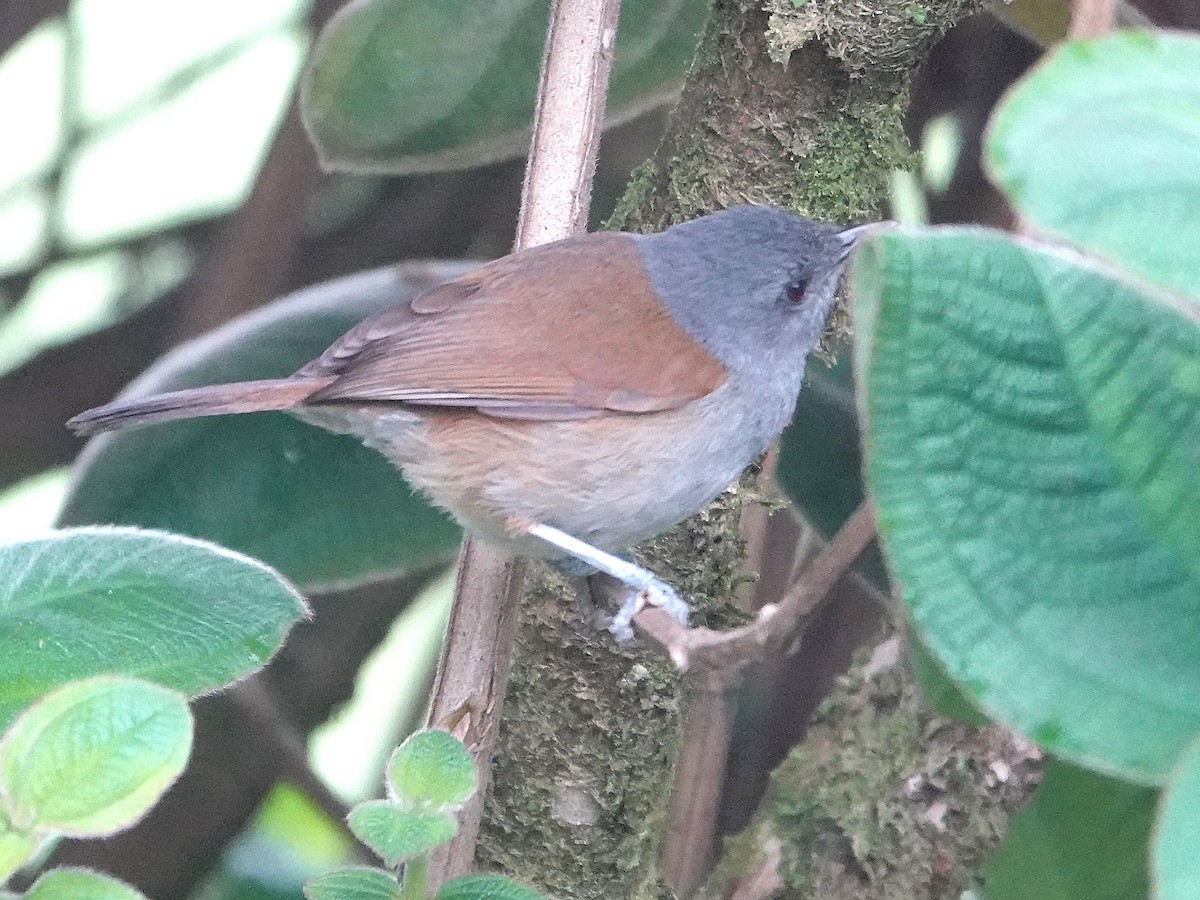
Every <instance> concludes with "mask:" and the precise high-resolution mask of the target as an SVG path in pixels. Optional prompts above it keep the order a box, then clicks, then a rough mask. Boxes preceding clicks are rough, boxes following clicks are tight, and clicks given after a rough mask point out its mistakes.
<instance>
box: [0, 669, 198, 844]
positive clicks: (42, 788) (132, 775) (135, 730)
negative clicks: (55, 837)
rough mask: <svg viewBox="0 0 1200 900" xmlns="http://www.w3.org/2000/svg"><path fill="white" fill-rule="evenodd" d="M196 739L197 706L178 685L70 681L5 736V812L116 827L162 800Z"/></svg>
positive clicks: (75, 829) (1, 788)
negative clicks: (192, 709)
mask: <svg viewBox="0 0 1200 900" xmlns="http://www.w3.org/2000/svg"><path fill="white" fill-rule="evenodd" d="M191 746H192V717H191V713H190V712H188V707H187V701H186V699H185V698H184V697H183V696H182V695H180V694H177V693H176V692H175V691H171V690H168V689H167V688H164V687H160V686H159V685H156V684H150V683H149V682H145V681H136V680H134V679H130V678H114V677H99V678H91V679H88V680H87V681H79V682H74V683H72V684H68V685H66V686H65V687H62V688H59V689H58V690H57V691H54V692H53V693H51V694H48V695H47V696H45V697H43V698H42V699H41V700H39V701H38V702H37V703H35V704H34V705H33V706H31V707H29V708H28V709H27V710H25V711H24V712H23V713H21V715H20V716H18V717H17V719H16V721H15V722H13V724H12V726H11V727H10V728H9V729H8V731H7V733H6V734H5V735H4V737H3V739H0V794H2V795H3V800H4V805H5V809H6V814H7V816H8V818H9V820H10V821H11V822H13V824H14V825H15V826H16V827H19V828H22V829H34V828H36V829H40V830H44V831H57V832H61V833H63V834H68V835H73V836H79V837H94V836H101V835H106V834H112V833H113V832H115V831H120V830H121V829H123V828H128V827H129V826H130V825H132V824H133V823H135V822H136V821H137V820H138V819H140V818H141V817H142V816H143V815H145V813H146V812H147V810H149V809H150V807H151V806H153V805H154V803H155V801H156V800H157V799H158V798H159V797H160V796H162V794H163V792H164V791H166V789H167V788H168V787H170V786H171V784H172V783H173V782H174V781H175V779H176V778H178V777H179V774H180V772H182V771H183V767H184V765H185V764H186V763H187V759H188V754H189V752H190V751H191Z"/></svg>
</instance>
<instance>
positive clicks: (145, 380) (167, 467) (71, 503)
mask: <svg viewBox="0 0 1200 900" xmlns="http://www.w3.org/2000/svg"><path fill="white" fill-rule="evenodd" d="M470 268H472V266H471V264H469V263H461V262H455V263H414V264H407V265H404V266H388V267H387V268H384V269H377V270H374V271H370V272H361V273H358V274H356V275H350V276H346V277H345V278H339V279H336V280H334V281H331V282H328V283H326V284H321V285H317V286H315V287H312V288H307V289H305V290H303V291H298V292H296V293H295V294H292V295H290V296H288V297H285V298H283V299H282V300H278V301H276V302H274V303H272V304H270V305H268V306H266V307H264V308H263V309H261V310H258V311H256V312H254V313H251V314H249V315H246V316H242V317H240V318H238V319H235V320H234V321H232V322H230V323H228V324H227V325H224V326H222V327H221V328H219V329H217V330H216V331H213V332H211V333H210V334H208V335H206V336H204V337H202V338H200V339H198V340H196V341H192V342H191V343H189V344H185V345H183V346H181V347H179V348H178V349H176V350H173V351H171V352H170V353H168V354H167V355H166V356H164V357H163V358H162V359H160V360H159V361H158V362H157V363H155V364H154V365H153V366H152V367H151V368H150V369H149V370H148V371H147V372H146V373H145V374H144V375H142V376H141V377H140V378H139V379H138V380H137V381H135V382H134V383H133V384H132V385H130V387H129V389H128V390H127V391H126V392H125V395H126V396H137V395H145V394H150V393H157V392H159V391H170V390H177V389H180V388H185V387H195V386H198V385H203V384H215V383H220V382H229V381H241V380H246V379H255V378H275V377H282V376H286V375H290V374H291V373H292V372H294V371H295V370H296V369H298V368H299V367H300V366H302V365H303V364H305V363H306V362H308V361H309V360H311V359H313V358H314V357H316V356H318V355H320V354H321V353H322V352H323V351H324V350H325V348H326V347H328V346H329V344H331V343H333V341H334V340H336V339H337V338H338V337H339V336H341V335H342V334H343V333H344V332H345V331H347V330H348V329H349V328H351V327H352V326H354V325H356V324H357V323H358V322H360V321H361V320H362V319H364V318H366V317H367V316H368V315H370V314H372V313H374V312H378V311H379V310H380V309H383V308H386V307H388V306H392V305H395V304H397V303H402V302H404V301H405V300H411V299H412V298H413V297H414V296H415V295H416V294H417V293H418V292H420V291H421V290H424V289H426V288H429V287H432V286H434V285H436V284H438V283H440V282H441V281H444V280H447V279H450V278H454V277H456V276H458V275H461V274H462V273H463V272H465V271H468V270H469V269H470ZM59 522H60V524H62V525H87V524H94V523H117V524H121V525H139V526H141V527H143V528H159V529H163V530H165V531H172V532H177V533H180V534H188V535H192V536H194V537H198V538H204V539H206V540H210V541H215V542H216V543H218V544H220V545H222V546H224V547H230V548H232V549H234V550H237V551H239V552H241V553H245V554H247V555H249V556H252V557H254V558H255V559H260V560H262V561H264V562H265V563H267V564H268V565H270V566H272V567H274V568H276V569H278V570H279V571H280V572H282V573H283V574H284V575H285V576H286V577H287V578H288V579H289V580H290V581H292V582H293V583H294V584H296V585H299V586H300V587H301V588H302V589H304V590H310V589H313V588H316V587H320V586H325V585H330V584H338V585H344V584H346V583H350V582H361V581H364V580H369V579H372V578H376V577H380V576H384V575H387V574H394V573H396V572H407V571H414V570H416V569H419V568H423V567H427V566H430V565H433V564H436V563H438V562H442V561H447V562H448V561H449V560H450V559H452V558H453V555H454V552H455V549H456V548H457V546H458V539H459V532H458V529H457V527H456V526H455V525H454V524H453V523H452V522H451V521H450V520H449V519H448V518H447V517H446V516H444V515H443V514H441V513H440V512H437V511H436V510H434V509H433V508H431V507H430V506H429V504H428V503H426V502H425V501H424V500H422V499H421V498H420V497H418V496H417V495H415V494H414V493H413V492H412V491H411V490H410V489H409V488H408V486H407V485H406V484H405V482H404V479H403V478H401V477H400V476H399V474H397V472H396V469H395V468H394V467H393V466H392V465H391V463H389V462H388V461H387V460H386V459H384V457H383V456H382V455H381V454H379V453H377V452H376V451H374V450H371V449H369V448H368V447H365V446H363V444H362V443H361V442H360V441H358V440H356V439H354V438H351V437H347V436H345V435H336V434H331V433H329V432H327V431H324V430H322V429H320V428H316V427H314V426H311V425H305V424H304V423H302V422H300V421H298V420H296V419H293V418H292V417H291V416H288V415H286V414H284V413H255V414H252V415H241V416H221V417H217V418H208V419H195V420H192V421H186V422H169V423H165V424H161V425H154V426H152V427H149V428H141V429H135V430H133V431H122V432H119V433H116V434H110V435H103V436H101V437H99V438H96V439H95V440H93V441H92V442H91V443H89V444H88V446H87V449H86V450H85V451H84V453H83V454H82V456H80V458H79V461H78V462H77V463H76V465H75V468H74V471H73V473H72V489H71V493H70V495H69V496H68V497H67V500H66V505H65V507H64V509H63V513H62V515H61V517H60V519H59ZM233 599H235V600H236V599H237V598H233ZM237 602H240V603H242V605H243V606H248V605H249V604H247V603H246V602H245V601H244V600H238V601H237Z"/></svg>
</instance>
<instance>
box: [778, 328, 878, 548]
mask: <svg viewBox="0 0 1200 900" xmlns="http://www.w3.org/2000/svg"><path fill="white" fill-rule="evenodd" d="M849 356H850V351H849V348H841V349H840V350H839V353H838V359H839V361H838V364H837V365H836V366H832V367H830V366H826V365H825V364H824V363H823V362H820V361H819V360H809V362H808V367H807V369H808V371H807V374H806V375H805V378H804V387H803V389H802V390H801V391H800V396H799V398H798V399H797V401H796V412H795V414H794V415H793V416H792V424H791V425H790V426H788V429H787V430H786V431H785V432H784V433H783V439H782V441H781V442H780V446H779V463H778V466H777V467H776V470H775V471H776V478H777V479H778V481H779V485H780V487H782V488H783V489H784V491H786V492H787V494H788V496H789V497H791V498H792V500H793V501H794V502H795V503H796V505H797V506H798V507H799V509H800V511H801V513H803V515H804V518H805V520H807V521H808V522H810V523H812V524H813V525H814V526H816V527H817V528H818V529H819V530H820V531H821V533H822V534H824V535H825V536H826V537H831V536H832V535H833V534H834V532H836V531H837V530H838V529H839V528H841V527H842V524H843V523H844V522H845V521H846V519H848V518H849V517H850V514H851V513H852V512H854V510H855V508H856V507H857V506H858V504H859V503H861V502H862V499H863V487H862V475H861V458H860V454H859V437H858V417H857V416H856V414H855V407H854V383H853V377H852V372H851V368H850V365H849Z"/></svg>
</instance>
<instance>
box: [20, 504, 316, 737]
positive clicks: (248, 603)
mask: <svg viewBox="0 0 1200 900" xmlns="http://www.w3.org/2000/svg"><path fill="white" fill-rule="evenodd" d="M304 612H305V606H304V602H303V600H301V599H300V597H299V595H297V594H296V592H295V591H294V590H293V589H292V588H291V587H290V586H289V585H288V584H287V583H286V582H284V581H283V580H282V579H280V577H279V575H278V574H276V573H275V572H273V571H271V570H270V569H268V568H267V567H266V566H264V565H263V564H262V563H259V562H257V561H255V560H252V559H248V558H246V557H244V556H242V555H240V554H237V553H233V552H231V551H229V550H226V549H224V548H223V547H217V546H214V545H212V544H208V543H205V542H201V541H196V540H192V539H190V538H184V537H180V536H178V535H171V534H162V533H158V532H145V531H137V530H135V529H130V528H81V529H76V530H70V531H61V532H54V533H52V534H50V535H49V536H47V537H44V538H37V539H34V540H27V541H21V542H19V543H15V544H7V545H0V724H2V723H4V722H7V721H8V720H9V719H11V717H12V716H13V714H15V713H16V712H17V711H18V710H19V709H20V708H21V707H23V706H25V705H26V704H27V703H29V702H30V701H31V700H33V699H34V698H35V697H39V696H41V695H42V694H44V693H46V692H47V691H49V690H51V689H53V688H55V687H57V686H59V685H61V684H64V683H66V682H68V681H72V680H75V679H79V678H86V677H88V676H91V675H98V674H105V673H120V674H123V675H132V676H137V677H140V678H147V679H149V680H151V681H155V682H158V683H160V684H164V685H167V686H168V687H172V688H176V689H177V690H181V691H184V692H185V693H188V694H196V693H200V692H203V691H209V690H213V689H215V688H219V687H223V686H224V685H226V684H228V683H229V682H230V681H233V680H234V679H236V678H238V677H240V676H242V675H244V674H245V673H247V672H250V671H253V670H254V669H257V668H258V667H260V666H261V665H262V664H263V663H265V662H266V661H267V659H269V658H270V656H271V654H272V653H274V652H275V650H276V648H278V647H279V645H280V644H281V643H282V642H283V638H284V635H286V634H287V631H288V629H289V628H290V627H291V626H292V623H293V622H295V621H296V619H297V618H298V617H299V616H301V615H303V614H304Z"/></svg>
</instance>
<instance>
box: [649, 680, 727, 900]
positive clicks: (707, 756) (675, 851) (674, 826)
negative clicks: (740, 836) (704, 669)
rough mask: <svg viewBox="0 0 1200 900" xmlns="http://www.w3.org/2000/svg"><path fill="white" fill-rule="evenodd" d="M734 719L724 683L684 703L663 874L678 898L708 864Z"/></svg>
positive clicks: (699, 880)
mask: <svg viewBox="0 0 1200 900" xmlns="http://www.w3.org/2000/svg"><path fill="white" fill-rule="evenodd" d="M732 720H733V696H732V693H731V692H730V691H728V690H725V689H724V686H723V685H722V686H719V687H715V689H712V690H708V689H705V688H704V687H703V686H702V687H701V689H700V691H699V692H698V696H696V697H695V698H694V699H693V700H692V702H691V704H690V705H689V707H688V714H687V720H686V722H685V724H684V729H683V739H682V740H681V741H680V744H681V749H680V753H679V765H678V767H677V768H676V770H675V783H674V785H673V787H672V791H671V811H670V819H669V821H670V823H671V830H670V832H669V833H668V834H667V839H666V841H665V842H664V844H663V851H662V869H663V875H664V877H665V878H666V880H667V883H668V885H670V887H671V890H672V891H674V892H675V895H676V896H678V897H691V896H692V895H693V894H694V893H695V892H696V891H697V889H699V887H700V885H701V884H703V883H704V879H705V877H706V876H707V875H708V872H709V869H711V868H712V859H713V851H714V849H715V847H716V836H717V810H718V809H719V808H720V805H721V789H722V787H724V784H725V777H724V776H725V757H726V755H727V754H728V752H729V734H730V730H731V727H732Z"/></svg>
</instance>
